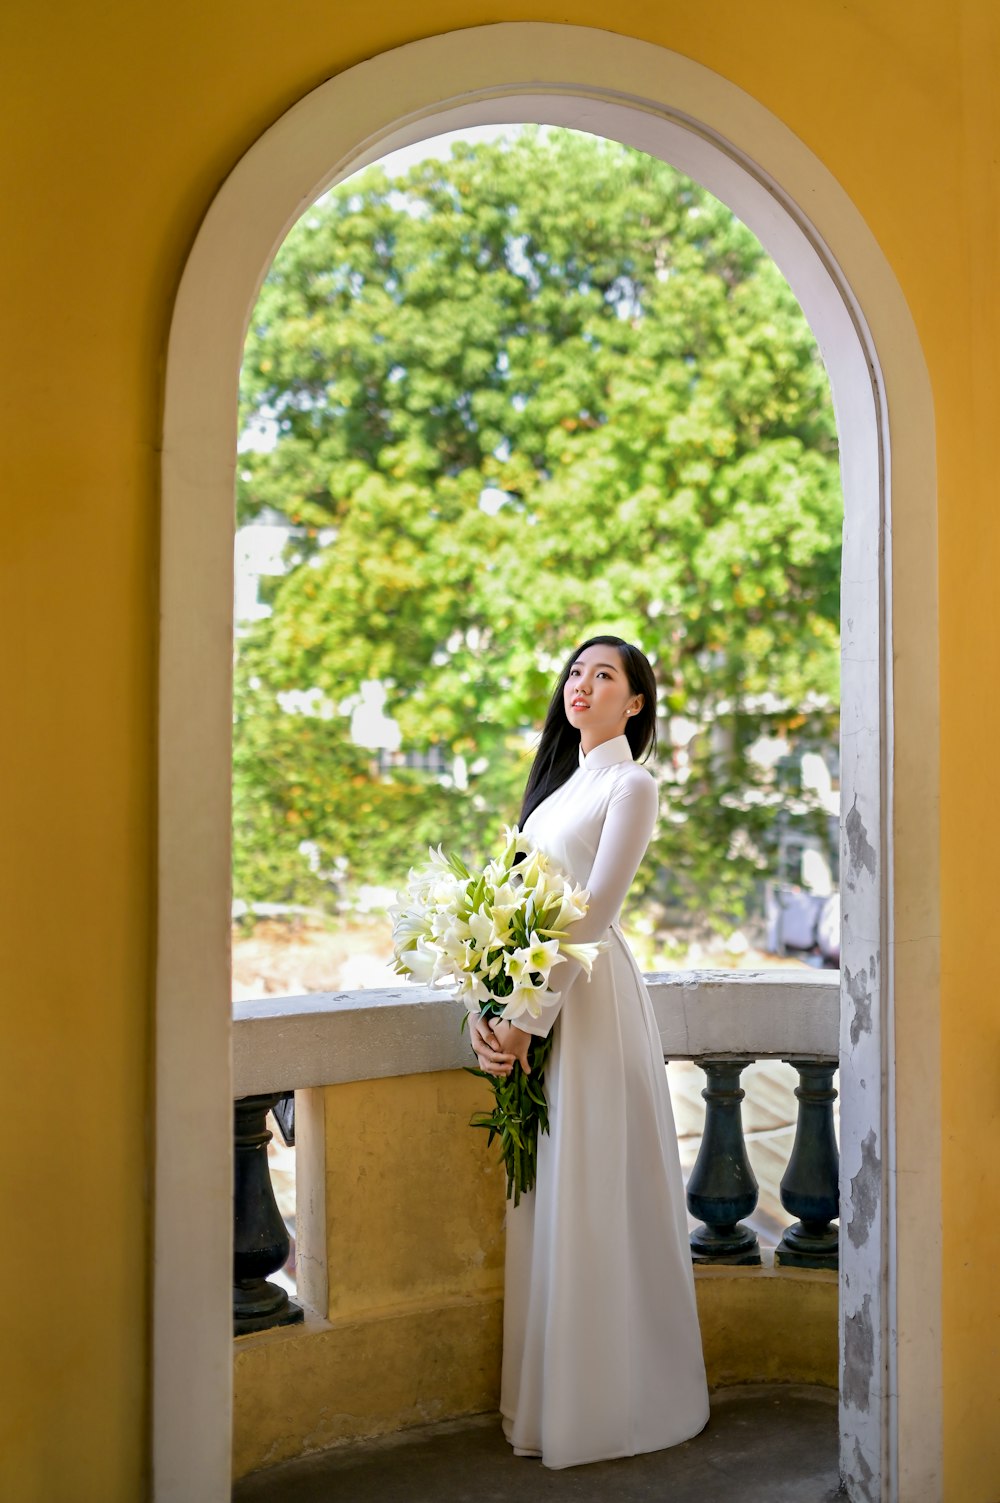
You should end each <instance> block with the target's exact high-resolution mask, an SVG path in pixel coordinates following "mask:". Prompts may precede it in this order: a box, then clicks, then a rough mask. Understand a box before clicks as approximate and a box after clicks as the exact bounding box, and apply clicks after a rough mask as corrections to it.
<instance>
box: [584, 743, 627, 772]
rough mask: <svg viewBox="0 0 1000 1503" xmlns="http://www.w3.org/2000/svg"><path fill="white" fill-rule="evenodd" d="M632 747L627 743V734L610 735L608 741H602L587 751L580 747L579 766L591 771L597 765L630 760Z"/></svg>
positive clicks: (607, 765) (606, 765)
mask: <svg viewBox="0 0 1000 1503" xmlns="http://www.w3.org/2000/svg"><path fill="white" fill-rule="evenodd" d="M631 761H633V757H632V748H631V747H630V746H629V744H628V737H627V736H612V737H611V739H610V740H609V741H602V742H601V743H600V744H599V745H598V746H595V747H593V748H592V749H591V750H590V751H589V752H586V753H585V752H584V750H583V747H582V746H581V748H580V766H581V767H585V768H586V769H587V771H588V772H593V770H594V769H595V768H597V767H614V766H615V764H616V763H617V762H631Z"/></svg>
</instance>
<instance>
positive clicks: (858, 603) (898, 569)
mask: <svg viewBox="0 0 1000 1503" xmlns="http://www.w3.org/2000/svg"><path fill="white" fill-rule="evenodd" d="M491 121H495V122H520V121H535V122H539V123H549V124H554V125H566V126H572V127H574V128H576V129H580V130H587V131H592V132H594V133H595V134H600V135H604V136H609V137H614V138H616V139H618V140H620V141H622V142H625V143H627V144H629V145H632V146H636V147H639V148H641V149H642V150H645V151H647V152H650V153H651V154H652V155H654V156H658V157H662V158H664V159H665V160H668V161H670V162H672V163H673V164H674V165H675V166H677V167H678V168H680V169H681V170H682V171H684V172H686V173H688V174H689V175H690V176H692V177H693V178H695V179H697V180H698V181H699V182H700V183H702V184H704V185H705V186H706V187H707V188H709V189H710V190H711V191H712V192H713V193H715V194H716V195H717V196H718V197H719V198H721V199H723V200H724V201H725V202H726V203H728V204H729V205H730V206H731V207H732V208H733V209H734V210H735V212H736V213H737V214H739V216H740V217H741V218H742V219H743V220H745V222H746V223H747V224H748V225H749V226H750V227H751V228H752V229H753V230H754V231H755V233H756V234H757V235H758V236H759V237H760V239H761V240H762V242H763V243H764V245H765V246H766V247H767V249H768V250H769V252H770V253H771V255H772V256H773V257H774V259H775V260H776V262H777V263H778V265H779V266H780V267H781V269H782V271H783V272H784V274H785V276H786V277H787V278H788V280H789V282H790V283H791V285H792V287H793V289H794V291H795V293H796V295H797V297H798V298H799V301H800V303H801V304H802V307H803V309H804V311H805V313H806V316H807V317H808V319H809V322H810V324H811V325H812V328H813V330H814V332H815V334H816V337H817V339H818V341H819V344H820V347H821V349H822V351H823V355H824V359H825V361H826V364H827V368H828V370H829V373H830V378H831V384H832V387H833V393H834V402H835V406H836V411H837V421H838V428H839V433H840V443H841V455H842V472H843V481H844V493H845V509H846V519H845V539H844V563H843V601H842V616H843V693H842V698H843V709H842V791H843V806H844V810H845V813H846V815H847V818H846V826H845V834H844V852H843V856H844V859H843V875H844V899H845V901H844V940H843V957H844V959H843V965H844V969H843V977H844V985H843V994H842V1000H843V1008H842V1013H843V1024H842V1028H843V1038H842V1045H843V1047H842V1061H841V1064H842V1071H841V1080H842V1123H841V1146H842V1191H843V1203H844V1206H845V1212H844V1217H843V1225H842V1232H841V1247H842V1260H841V1410H840V1412H841V1465H842V1471H843V1474H844V1476H845V1479H846V1481H847V1483H848V1489H849V1495H850V1497H852V1498H854V1499H864V1500H872V1503H874V1500H879V1503H891V1500H895V1499H897V1498H901V1497H921V1498H928V1499H930V1498H933V1497H938V1496H940V1493H941V1490H942V1470H941V1468H942V1460H941V1449H942V1448H941V1401H940V1369H941V1328H940V1302H941V1294H940V1284H941V1266H940V1256H941V1254H940V1222H941V1216H940V1205H941V1195H940V1170H939V1161H940V1109H939V1083H938V1077H937V1069H936V1060H937V1049H936V1039H937V1027H938V1013H937V1009H938V991H937V973H938V955H937V938H936V936H937V934H938V923H937V797H938V770H937V745H938V732H937V727H938V703H937V604H936V521H935V518H936V495H935V478H934V422H933V404H932V399H931V392H930V384H929V380H928V376H927V371H926V367H925V364H924V361H923V356H922V352H921V350H920V346H919V342H918V339H917V336H916V332H915V329H914V326H913V322H912V319H911V318H910V315H909V312H908V309H907V307H906V304H905V301H904V299H903V296H902V293H901V291H900V288H899V286H898V284H897V283H896V281H895V278H894V276H893V274H892V272H891V269H890V268H889V266H888V264H887V262H886V260H885V257H884V256H883V254H882V252H881V251H880V249H879V247H878V245H877V244H876V242H875V240H874V238H873V237H872V235H871V232H870V231H869V230H868V228H867V226H866V224H865V223H864V221H863V220H862V219H861V217H860V215H859V214H858V212H857V210H856V209H855V207H854V205H853V204H852V203H851V201H850V199H849V198H848V197H847V195H846V194H845V193H844V191H843V190H842V189H841V188H840V186H839V185H838V183H837V182H836V181H835V180H834V178H833V177H832V176H831V175H830V174H829V173H828V172H827V171H826V169H825V168H824V167H823V165H822V163H821V162H820V161H819V160H818V159H817V158H816V157H815V156H814V155H813V154H812V153H811V152H810V151H808V150H807V148H806V147H805V146H804V145H803V144H802V142H801V141H799V140H798V139H797V138H796V137H795V136H794V135H793V134H792V133H791V132H790V131H789V130H788V129H787V128H786V127H785V126H784V125H783V124H782V123H781V122H780V121H779V120H777V119H776V118H775V117H774V116H773V115H771V114H770V113H769V112H768V111H767V110H766V109H764V108H763V107H762V106H761V105H760V104H758V103H757V102H756V101H755V100H754V99H752V98H751V97H750V96H749V95H747V94H745V93H744V92H742V91H741V90H740V89H738V88H736V87H735V86H733V85H732V84H730V83H728V82H727V81H726V80H724V79H722V78H721V77H719V76H718V75H717V74H714V73H712V72H711V71H710V70H708V69H707V68H705V67H702V66H701V65H699V64H696V63H694V62H692V61H690V60H689V59H687V58H684V57H681V56H679V55H677V54H675V53H672V52H669V51H666V50H664V49H662V48H659V47H656V46H653V45H651V44H648V43H644V42H640V41H636V40H633V39H630V38H626V37H621V36H618V35H615V34H612V33H608V32H602V31H597V30H591V29H589V28H583V27H574V26H561V25H549V24H534V23H524V24H522V23H515V24H500V25H495V26H487V27H477V28H471V29H469V30H464V31H460V32H452V33H448V34H445V35H442V36H438V37H432V38H429V39H427V40H424V41H420V42H415V43H412V44H409V45H407V46H404V47H401V48H398V49H395V50H394V51H392V52H388V53H385V54H382V55H381V56H379V57H376V58H374V59H373V60H371V61H369V62H366V63H363V64H360V65H359V66H357V67H355V68H351V69H349V70H348V71H347V72H345V73H343V74H340V75H339V76H337V77H335V78H333V79H331V80H330V81H329V82H327V83H325V84H323V85H322V86H321V87H320V88H318V89H316V90H314V91H313V92H312V93H310V94H309V95H307V96H306V97H305V98H304V99H302V100H301V101H300V103H298V104H297V105H295V106H294V107H293V108H292V109H291V110H289V111H288V112H287V113H286V114H285V115H283V116H282V117H281V118H280V119H279V120H278V121H277V122H276V123H275V124H274V125H273V126H272V127H271V128H270V129H269V130H268V131H267V132H266V133H265V135H264V136H262V137H261V139H260V140H259V141H257V142H256V143H255V145H254V146H253V147H252V148H251V149H250V150H249V151H248V152H247V154H246V155H245V156H244V157H243V159H242V160H241V161H240V162H239V163H238V165H237V166H236V168H235V169H234V171H233V172H232V174H231V175H230V177H229V178H228V179H227V181H226V182H225V184H224V185H223V187H222V189H221V190H220V192H219V194H218V195H217V197H216V198H215V200H214V202H213V203H212V205H211V207H210V209H209V211H208V214H207V216H206V218H205V220H204V223H203V225H202V228H201V230H200V232H199V234H198V237H197V240H196V243H195V245H194V247H193V250H192V252H191V255H190V258H189V260H188V263H187V266H186V268H185V271H184V275H183V279H182V282H181V286H180V289H179V293H178V298H177V304H176V309H175V313H174V318H173V322H172V326H171V333H170V343H169V352H168V363H167V382H166V406H165V416H164V440H163V472H162V486H163V528H162V578H161V608H162V622H161V660H160V751H159V766H160V813H159V830H160V848H159V923H158V966H157V1025H156V1051H157V1056H156V1119H157V1128H156V1181H155V1184H156V1231H155V1276H154V1369H153V1431H154V1433H153V1464H154V1496H155V1498H156V1499H157V1503H189V1500H190V1499H191V1498H193V1497H198V1498H199V1499H202V1500H205V1503H214V1500H218V1503H222V1500H223V1499H228V1497H229V1466H230V1461H229V1453H230V1411H231V1381H232V1380H231V1369H232V1343H231V1328H230V1310H229V1285H230V1277H231V1251H230V1232H231V1228H230V1217H229V1209H228V1208H229V1204H230V1196H231V1156H232V1137H231V1122H232V1115H231V1091H230V1079H231V1066H230V1005H229V986H230V976H229V923H230V907H229V900H230V813H229V809H230V803H229V789H230V756H231V746H230V738H231V719H230V686H231V651H232V559H233V486H234V470H235V456H236V437H237V433H236V405H237V382H238V371H239V364H240V359H241V354H242V345H243V338H244V334H245V329H246V324H247V321H248V319H249V316H250V312H251V309H252V307H253V303H254V301H255V298H256V294H257V291H258V288H259V285H260V282H261V280H262V279H263V276H264V275H265V273H266V271H267V268H268V266H269V265H270V263H271V260H272V259H273V256H274V254H275V252H276V250H277V248H278V246H279V245H280V244H281V241H282V240H283V239H284V237H285V235H286V233H287V232H288V229H289V228H290V227H291V225H292V224H293V223H294V221H295V220H296V219H297V218H298V216H299V215H300V214H301V213H302V212H303V211H304V210H305V209H306V208H307V207H308V205H309V204H310V203H311V202H313V200H314V199H315V198H316V197H317V196H318V194H319V193H321V192H322V191H323V190H324V189H325V188H327V187H329V186H330V185H331V184H333V183H334V182H336V181H338V180H339V179H340V178H342V177H344V176H346V175H347V174H348V173H350V172H353V171H355V170H356V169H357V168H358V167H360V166H363V165H365V164H366V163H367V162H370V161H373V160H375V159H376V158H378V157H380V156H382V155H384V154H385V153H386V152H387V151H390V150H393V149H395V148H396V147H399V146H403V145H407V144H409V143H411V142H414V141H418V140H421V139H424V138H426V137H428V136H431V135H434V134H437V133H438V132H440V131H444V130H452V129H457V128H459V127H462V126H467V125H473V124H484V123H488V122H491ZM193 1226H194V1227H197V1228H198V1235H197V1238H192V1237H191V1235H190V1228H191V1227H193Z"/></svg>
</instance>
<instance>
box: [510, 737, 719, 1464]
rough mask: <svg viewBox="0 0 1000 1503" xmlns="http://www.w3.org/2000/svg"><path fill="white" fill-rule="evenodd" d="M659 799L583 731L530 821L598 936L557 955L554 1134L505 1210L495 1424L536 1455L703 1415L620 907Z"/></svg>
mask: <svg viewBox="0 0 1000 1503" xmlns="http://www.w3.org/2000/svg"><path fill="white" fill-rule="evenodd" d="M656 812H657V788H656V783H655V781H654V779H653V778H652V776H651V775H650V773H649V772H648V771H647V770H646V769H645V768H644V767H641V766H639V765H637V764H636V763H635V762H634V761H633V760H632V752H631V749H630V747H629V744H628V741H627V740H626V738H625V737H624V736H616V737H614V738H613V739H612V740H610V741H605V742H603V743H602V744H601V745H600V746H597V747H595V748H594V749H593V750H592V751H591V752H589V753H588V754H587V755H586V756H583V755H582V753H581V759H580V766H579V768H578V770H577V771H576V772H574V773H573V775H572V776H571V777H570V778H569V779H568V781H567V782H566V783H564V784H563V785H562V787H560V788H558V789H557V790H556V791H555V793H553V794H551V795H550V796H549V797H548V798H547V799H545V800H544V801H543V802H542V803H541V804H539V805H538V806H537V808H536V809H534V810H533V811H532V813H531V815H530V816H529V818H528V820H527V822H526V824H525V833H526V834H527V835H528V836H529V837H530V838H531V840H532V842H533V843H534V844H535V845H536V846H538V847H540V848H541V849H542V850H544V851H546V852H547V853H548V854H549V855H550V856H551V857H552V858H553V860H554V861H556V862H557V863H558V864H559V866H560V867H562V869H563V870H564V871H565V872H566V873H567V874H568V875H570V876H572V877H573V878H574V879H575V881H577V882H579V883H581V884H582V885H584V886H586V887H589V889H590V908H589V911H588V913H587V915H586V917H585V918H583V919H582V920H581V921H580V922H579V923H578V924H575V925H574V926H573V930H572V938H573V939H574V940H585V939H600V938H606V939H607V940H608V948H607V949H606V950H604V951H603V952H602V953H601V954H600V955H599V956H598V958H597V960H596V962H595V964H594V967H593V971H592V974H591V977H590V979H589V980H588V978H587V977H586V975H585V974H584V973H583V972H582V970H581V969H580V967H579V966H578V965H577V963H576V962H566V963H564V964H563V965H561V966H559V967H558V968H557V969H555V970H554V971H553V972H552V976H551V981H550V985H551V986H552V987H553V988H554V989H560V990H559V997H558V999H557V1000H554V1001H553V1002H552V1003H550V1004H549V1005H548V1006H547V1007H546V1009H545V1011H544V1013H543V1015H542V1017H541V1019H539V1020H537V1021H534V1020H531V1019H527V1020H525V1021H524V1022H523V1023H521V1022H520V1020H519V1023H520V1026H523V1027H527V1028H528V1029H529V1030H530V1031H531V1032H533V1033H536V1034H539V1035H545V1034H547V1033H548V1032H549V1030H550V1029H551V1028H552V1026H553V1024H554V1023H555V1022H556V1019H557V1017H558V1026H557V1027H556V1029H555V1033H554V1036H553V1047H552V1054H551V1057H550V1060H549V1063H548V1066H547V1068H546V1072H545V1090H546V1093H547V1096H548V1102H549V1122H550V1128H549V1133H548V1135H542V1136H540V1138H539V1143H538V1175H537V1181H536V1185H535V1189H534V1191H533V1192H532V1193H531V1194H529V1195H526V1196H523V1197H522V1199H521V1203H520V1205H519V1206H517V1207H516V1208H515V1207H514V1206H513V1205H509V1206H508V1211H507V1256H506V1274H505V1302H504V1337H503V1380H502V1384H501V1399H500V1408H501V1413H502V1415H503V1423H504V1432H505V1434H506V1436H507V1439H508V1440H509V1441H510V1442H511V1444H512V1445H513V1446H514V1448H515V1450H516V1451H518V1452H520V1453H523V1454H528V1455H539V1454H540V1455H541V1457H542V1460H543V1462H544V1463H545V1465H546V1466H550V1467H567V1466H575V1465H577V1464H578V1463H581V1462H587V1461H597V1460H601V1459H609V1458H611V1457H615V1456H632V1455H635V1454H637V1453H639V1452H642V1451H656V1450H660V1449H661V1448H662V1447H665V1446H672V1445H676V1444H677V1443H678V1442H680V1441H683V1440H687V1439H688V1438H689V1437H691V1436H692V1435H696V1434H697V1433H698V1431H699V1430H701V1429H702V1428H703V1427H704V1425H705V1423H706V1421H707V1419H708V1389H707V1385H706V1381H705V1364H704V1360H703V1356H702V1348H701V1335H700V1331H699V1326H698V1315H697V1309H696V1305H695V1294H694V1276H693V1273H692V1268H691V1250H690V1244H689V1241H688V1232H687V1221H686V1216H685V1203H684V1185H683V1180H682V1177H681V1168H680V1159H679V1155H678V1150H677V1136H676V1131H675V1128H674V1119H673V1109H672V1107H671V1102H670V1093H669V1090H668V1087H667V1080H666V1073H665V1070H664V1065H663V1051H662V1047H661V1044H660V1037H659V1032H658V1030H657V1027H656V1022H655V1019H654V1016H653V1010H652V1006H651V1004H650V1000H649V994H648V992H647V991H646V987H645V984H644V982H643V980H642V976H641V974H640V972H639V969H638V967H637V965H636V963H635V960H634V959H633V956H632V953H631V951H630V950H629V948H628V945H627V944H626V942H625V939H624V937H623V935H622V932H621V930H620V928H619V927H618V923H617V919H618V914H619V911H620V909H621V904H622V901H623V899H624V898H625V895H626V894H627V892H628V889H629V887H630V886H631V883H632V879H633V878H634V876H635V873H636V869H637V868H638V865H639V862H640V861H641V860H642V857H643V855H644V853H645V850H646V847H647V845H648V843H649V838H650V835H651V834H652V831H653V825H654V823H655V820H656Z"/></svg>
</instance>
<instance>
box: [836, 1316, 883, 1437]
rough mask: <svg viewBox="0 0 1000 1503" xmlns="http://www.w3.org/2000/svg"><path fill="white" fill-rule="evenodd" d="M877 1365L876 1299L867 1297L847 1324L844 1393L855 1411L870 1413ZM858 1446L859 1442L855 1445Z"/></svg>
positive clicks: (844, 1398)
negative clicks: (874, 1314) (874, 1322)
mask: <svg viewBox="0 0 1000 1503" xmlns="http://www.w3.org/2000/svg"><path fill="white" fill-rule="evenodd" d="M874 1365H875V1333H874V1330H873V1329H872V1297H871V1295H870V1294H866V1295H865V1297H864V1299H863V1300H862V1301H861V1308H860V1310H856V1311H855V1313H854V1314H853V1315H848V1317H847V1319H846V1320H845V1321H844V1372H843V1378H842V1382H841V1389H840V1392H841V1397H842V1398H843V1400H844V1403H845V1404H850V1405H851V1406H852V1407H853V1408H855V1409H863V1410H867V1409H868V1407H869V1405H870V1402H871V1386H872V1369H873V1367H874ZM857 1444H858V1442H857V1441H855V1445H857ZM866 1465H867V1463H866Z"/></svg>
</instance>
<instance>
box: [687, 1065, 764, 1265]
mask: <svg viewBox="0 0 1000 1503" xmlns="http://www.w3.org/2000/svg"><path fill="white" fill-rule="evenodd" d="M747 1063H748V1062H747V1061H746V1060H740V1059H734V1058H721V1059H704V1060H698V1064H699V1065H700V1066H701V1068H702V1069H703V1070H704V1072H705V1074H706V1076H707V1077H708V1083H707V1085H706V1087H705V1089H704V1090H703V1091H702V1093H701V1094H702V1096H703V1097H704V1098H705V1130H704V1133H703V1134H702V1139H701V1147H700V1149H699V1150H698V1158H697V1161H696V1162H695V1166H694V1168H693V1169H692V1171H691V1178H690V1179H689V1180H688V1188H687V1203H688V1208H689V1210H690V1211H691V1214H692V1216H698V1217H700V1218H701V1221H702V1223H703V1225H701V1226H699V1227H696V1228H695V1230H694V1231H693V1232H692V1233H691V1256H692V1258H693V1259H694V1261H695V1262H696V1263H754V1264H756V1263H759V1262H760V1248H759V1247H758V1245H757V1236H756V1233H755V1232H752V1231H751V1230H750V1228H749V1227H748V1226H741V1225H740V1224H739V1223H740V1220H741V1218H742V1217H743V1216H749V1215H750V1213H751V1211H752V1210H753V1208H754V1206H755V1205H756V1204H757V1181H756V1179H755V1178H754V1172H753V1170H752V1169H751V1168H750V1160H749V1159H748V1158H747V1150H746V1144H745V1143H744V1141H743V1117H742V1112H741V1110H740V1102H741V1101H742V1100H743V1095H744V1092H743V1091H742V1090H741V1088H740V1076H741V1074H742V1073H743V1070H744V1067H745V1065H746V1064H747Z"/></svg>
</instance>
